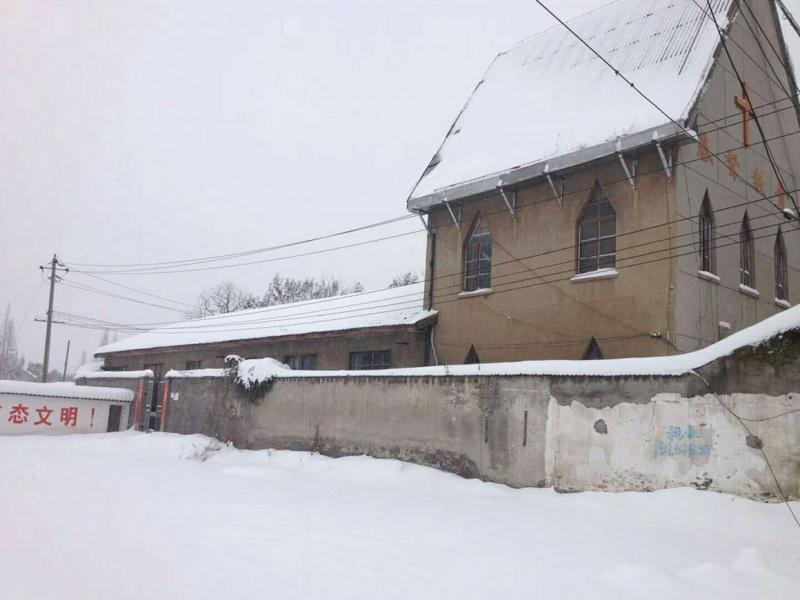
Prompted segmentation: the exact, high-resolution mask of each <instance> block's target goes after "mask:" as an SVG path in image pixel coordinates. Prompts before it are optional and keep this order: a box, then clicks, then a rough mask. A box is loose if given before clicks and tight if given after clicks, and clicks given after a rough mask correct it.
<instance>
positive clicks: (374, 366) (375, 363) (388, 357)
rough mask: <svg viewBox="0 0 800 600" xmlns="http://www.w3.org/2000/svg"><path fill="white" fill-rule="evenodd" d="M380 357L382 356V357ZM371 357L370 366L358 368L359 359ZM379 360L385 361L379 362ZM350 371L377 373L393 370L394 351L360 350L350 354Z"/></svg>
mask: <svg viewBox="0 0 800 600" xmlns="http://www.w3.org/2000/svg"><path fill="white" fill-rule="evenodd" d="M378 355H381V356H380V357H379V356H378ZM359 356H361V357H364V356H369V365H368V366H364V365H361V366H358V365H357V364H356V362H357V360H358V357H359ZM378 358H381V359H385V360H380V361H379V360H377V359H378ZM349 365H350V370H351V371H375V370H378V369H391V368H392V351H391V350H358V351H355V352H351V353H350V361H349Z"/></svg>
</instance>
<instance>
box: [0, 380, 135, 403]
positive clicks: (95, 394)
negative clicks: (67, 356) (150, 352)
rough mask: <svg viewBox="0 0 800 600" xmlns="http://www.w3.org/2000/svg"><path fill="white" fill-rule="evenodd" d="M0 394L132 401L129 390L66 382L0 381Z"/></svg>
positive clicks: (131, 394) (131, 393)
mask: <svg viewBox="0 0 800 600" xmlns="http://www.w3.org/2000/svg"><path fill="white" fill-rule="evenodd" d="M0 394H14V395H17V396H42V397H47V398H70V399H75V400H108V401H111V402H132V401H133V392H132V391H131V390H124V389H120V388H107V387H94V386H82V385H75V384H73V383H67V382H57V383H34V382H31V381H6V380H0Z"/></svg>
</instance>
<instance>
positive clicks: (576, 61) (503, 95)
mask: <svg viewBox="0 0 800 600" xmlns="http://www.w3.org/2000/svg"><path fill="white" fill-rule="evenodd" d="M730 4H731V2H730V0H713V1H712V5H713V8H714V13H715V16H716V18H717V21H718V22H719V24H720V26H721V27H723V28H724V27H726V26H727V23H728V16H727V15H728V9H729V7H730ZM706 10H707V8H706V3H705V1H703V2H697V1H696V0H618V1H617V2H613V3H611V4H609V5H607V6H604V7H602V8H599V9H597V10H595V11H592V12H590V13H587V14H585V15H582V16H580V17H577V18H576V19H573V20H572V21H570V22H569V25H570V27H572V28H573V29H574V30H575V31H576V33H578V34H579V35H580V36H581V37H582V38H583V39H585V40H586V41H587V42H588V43H589V44H590V45H591V46H592V47H593V48H594V49H596V50H597V51H598V52H599V53H600V54H601V55H602V56H603V57H604V58H606V59H607V60H608V61H609V62H610V63H611V64H612V65H614V66H615V67H616V68H618V69H619V70H620V72H621V73H622V74H624V75H625V76H626V77H628V78H629V79H631V80H632V81H633V82H634V83H635V84H636V86H637V87H638V88H639V89H640V90H641V91H642V92H643V93H644V94H646V95H647V96H648V97H649V98H651V99H652V100H653V101H654V102H655V103H656V104H657V105H658V106H660V107H661V108H662V109H663V110H664V111H665V112H666V113H667V114H668V115H669V116H670V117H671V118H673V119H675V120H677V121H678V122H681V120H682V119H685V118H686V117H687V116H688V112H689V110H690V109H691V107H692V106H693V104H694V102H695V100H696V98H697V97H698V94H699V93H700V91H701V90H702V88H703V86H704V83H705V81H706V78H707V76H708V73H709V71H710V68H711V66H712V64H713V56H714V51H715V50H716V48H717V45H718V43H719V35H718V33H717V30H716V28H715V26H714V23H713V21H712V20H711V19H710V18H709V17H708V16H706V14H705V12H704V11H706ZM669 125H670V120H669V119H667V118H666V117H665V116H664V115H663V114H661V113H660V112H659V111H658V110H656V109H655V108H654V107H653V106H651V105H650V104H649V103H648V102H647V101H646V100H644V99H643V98H642V97H641V96H639V95H638V94H637V93H636V92H635V91H634V90H632V89H631V88H630V87H629V86H628V84H626V83H625V82H624V81H623V80H622V79H621V78H620V77H617V76H615V74H614V72H613V71H612V70H611V69H609V68H608V66H606V65H605V64H603V63H602V62H601V61H600V60H599V59H598V58H597V57H596V56H594V55H593V54H592V53H591V51H590V50H589V49H588V48H586V47H585V46H584V45H582V44H581V42H579V41H578V40H577V39H576V38H575V37H574V36H573V35H572V34H571V33H570V32H569V31H567V30H566V29H565V28H564V27H562V26H561V25H556V26H554V27H552V28H550V29H547V30H546V31H543V32H541V33H538V34H536V35H533V36H531V37H529V38H527V39H525V40H523V41H522V42H519V43H518V44H517V45H515V46H513V47H512V48H511V49H509V50H508V51H506V52H503V53H501V54H500V55H498V56H497V57H496V58H495V60H494V61H493V62H492V64H491V66H490V67H489V69H488V71H487V72H486V74H485V75H484V77H483V79H482V80H481V81H480V82H479V84H478V86H477V87H476V88H475V91H474V92H473V93H472V96H471V97H470V98H469V100H468V101H467V104H466V105H465V107H464V108H463V110H462V112H461V114H460V115H459V116H458V118H457V120H456V122H455V123H454V125H453V127H452V128H451V130H450V131H449V132H448V134H447V136H446V137H445V140H444V142H443V144H442V146H441V148H440V150H439V152H437V155H436V156H435V157H434V159H433V161H432V162H431V165H432V166H431V167H429V171H428V172H427V173H426V174H425V175H424V176H423V177H422V178H421V180H420V181H419V182H418V184H417V186H416V187H415V189H414V190H413V192H412V193H411V198H410V202H409V204H413V202H412V201H413V200H414V199H419V198H422V197H425V196H428V195H430V194H433V193H435V192H437V191H442V190H445V192H446V189H445V188H448V187H449V186H454V185H457V184H461V183H465V182H469V181H474V180H476V179H479V178H484V177H488V176H490V175H491V176H493V177H497V176H498V175H499V174H502V173H504V172H508V171H510V170H513V169H516V168H518V167H521V166H525V165H530V164H534V163H539V162H542V161H546V160H551V159H554V158H556V157H559V156H563V155H565V154H568V153H571V152H575V151H578V150H581V149H584V148H590V147H592V146H597V145H599V144H603V143H607V142H609V141H612V142H613V141H614V140H617V139H619V138H623V137H625V136H629V135H632V134H635V133H638V132H643V131H648V130H650V129H652V128H656V127H662V126H664V127H665V130H669V129H670V127H669ZM437 161H438V164H437ZM434 165H435V166H434Z"/></svg>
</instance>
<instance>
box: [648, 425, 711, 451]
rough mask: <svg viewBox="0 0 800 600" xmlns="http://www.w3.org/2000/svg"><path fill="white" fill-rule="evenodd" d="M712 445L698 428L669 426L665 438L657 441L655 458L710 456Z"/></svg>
mask: <svg viewBox="0 0 800 600" xmlns="http://www.w3.org/2000/svg"><path fill="white" fill-rule="evenodd" d="M711 447H712V444H711V443H710V442H709V441H707V440H706V436H705V435H704V433H703V432H702V431H700V430H699V429H697V428H696V427H694V426H692V425H689V426H688V427H687V428H685V429H684V428H682V427H679V426H677V425H669V426H668V427H667V428H666V431H665V434H664V436H663V437H661V438H659V439H657V440H656V443H655V456H656V457H662V456H672V457H689V458H694V457H695V456H698V457H700V456H710V455H711Z"/></svg>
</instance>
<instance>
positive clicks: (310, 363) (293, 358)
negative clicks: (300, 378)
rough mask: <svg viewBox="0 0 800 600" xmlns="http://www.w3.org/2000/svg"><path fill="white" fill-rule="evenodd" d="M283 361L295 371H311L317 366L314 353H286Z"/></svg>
mask: <svg viewBox="0 0 800 600" xmlns="http://www.w3.org/2000/svg"><path fill="white" fill-rule="evenodd" d="M283 363H284V364H285V365H288V366H289V368H291V369H293V370H295V371H313V370H315V369H316V368H317V355H316V354H288V355H286V356H285V357H284V358H283Z"/></svg>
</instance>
